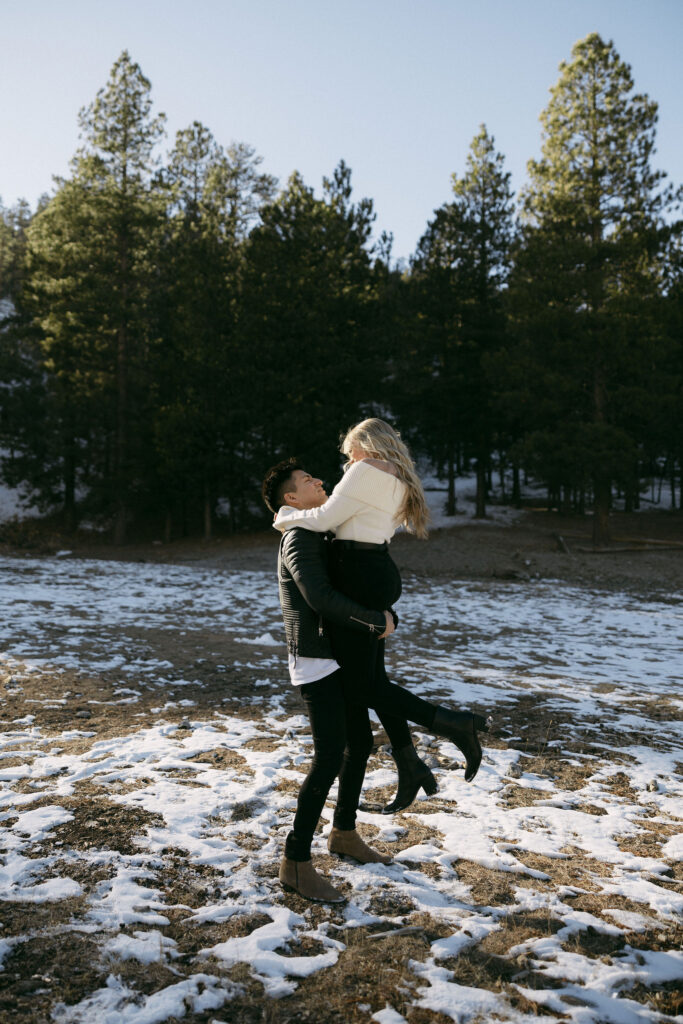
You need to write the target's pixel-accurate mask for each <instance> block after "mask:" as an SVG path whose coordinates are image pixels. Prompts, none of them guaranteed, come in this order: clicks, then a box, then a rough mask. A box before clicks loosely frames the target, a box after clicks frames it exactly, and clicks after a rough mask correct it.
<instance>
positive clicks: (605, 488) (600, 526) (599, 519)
mask: <svg viewBox="0 0 683 1024" xmlns="http://www.w3.org/2000/svg"><path fill="white" fill-rule="evenodd" d="M593 489H594V493H595V499H594V502H593V547H594V548H604V547H607V545H608V544H609V541H610V530H609V499H610V481H609V478H608V477H604V476H601V477H600V478H598V479H596V480H595V482H594V488H593Z"/></svg>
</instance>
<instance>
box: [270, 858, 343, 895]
mask: <svg viewBox="0 0 683 1024" xmlns="http://www.w3.org/2000/svg"><path fill="white" fill-rule="evenodd" d="M279 877H280V881H281V882H282V885H283V887H284V888H285V889H291V890H292V891H293V892H298V893H299V895H300V896H303V897H304V899H307V900H317V901H318V902H319V903H343V902H344V900H345V899H346V897H345V896H342V894H341V893H340V892H339V891H338V890H337V889H335V887H334V886H333V885H331V884H330V882H328V881H327V879H326V878H325V877H324V876H323V875H319V874H318V872H317V871H316V870H315V868H314V867H313V862H312V861H310V860H290V859H289V857H283V858H282V860H281V861H280V875H279Z"/></svg>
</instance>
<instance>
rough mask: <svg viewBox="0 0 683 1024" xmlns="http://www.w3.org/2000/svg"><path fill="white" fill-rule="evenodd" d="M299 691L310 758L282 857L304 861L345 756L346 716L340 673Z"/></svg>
mask: <svg viewBox="0 0 683 1024" xmlns="http://www.w3.org/2000/svg"><path fill="white" fill-rule="evenodd" d="M300 692H301V696H302V697H303V699H304V702H305V704H306V711H307V712H308V718H309V721H310V723H311V732H312V734H313V761H312V763H311V767H310V769H309V772H308V775H307V776H306V778H305V779H304V781H303V784H302V786H301V789H300V790H299V798H298V801H297V808H296V814H295V816H294V825H293V827H292V831H291V832H290V833H289V835H288V836H287V841H286V843H285V857H287V858H289V859H290V860H295V861H307V860H310V859H311V841H312V839H313V833H314V832H315V830H316V827H317V825H318V821H319V819H320V815H321V813H322V810H323V807H324V806H325V801H326V800H327V795H328V793H329V791H330V788H331V786H332V783H333V782H334V780H335V778H336V777H337V774H338V773H339V771H340V769H341V767H342V763H343V759H344V748H345V746H346V717H345V704H344V697H343V693H342V685H341V672H334V673H332V675H329V676H325V677H324V679H318V680H316V682H314V683H306V685H305V686H302V687H301V688H300ZM361 783H362V777H361Z"/></svg>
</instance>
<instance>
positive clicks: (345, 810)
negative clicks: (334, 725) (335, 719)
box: [327, 701, 391, 864]
mask: <svg viewBox="0 0 683 1024" xmlns="http://www.w3.org/2000/svg"><path fill="white" fill-rule="evenodd" d="M345 718H346V749H345V751H344V762H343V764H342V769H341V772H340V773H339V793H338V797H337V806H336V808H335V812H334V820H333V823H332V831H331V832H330V835H329V837H328V840H327V847H328V849H329V851H330V853H338V854H341V855H346V856H349V857H353V858H354V860H357V861H359V862H360V863H361V864H376V863H382V864H390V863H391V857H390V856H387V855H385V854H382V853H379V852H378V851H377V850H373V849H372V847H371V846H368V845H367V843H365V842H364V841H363V840H362V839H361V837H360V836H359V835H358V833H357V832H356V812H357V810H358V802H359V800H360V792H361V788H362V786H363V779H364V777H365V769H366V766H367V763H368V758H369V756H370V752H371V751H372V728H371V727H370V719H369V717H368V709H367V708H366V707H363V706H362V705H361V704H352V703H350V702H348V701H347V702H346V703H345Z"/></svg>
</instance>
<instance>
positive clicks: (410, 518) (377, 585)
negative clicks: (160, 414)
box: [275, 418, 487, 791]
mask: <svg viewBox="0 0 683 1024" xmlns="http://www.w3.org/2000/svg"><path fill="white" fill-rule="evenodd" d="M341 450H342V452H343V453H344V454H345V455H346V456H347V458H348V460H349V461H348V463H347V465H346V467H345V472H344V476H343V477H342V479H341V480H340V482H339V483H338V484H337V486H336V487H335V489H334V491H333V492H332V494H331V495H330V497H329V499H328V500H327V501H326V502H325V504H324V505H321V506H320V507H319V508H313V509H307V510H305V511H297V510H295V509H291V508H283V509H281V510H280V512H279V513H278V515H277V517H276V519H275V527H276V528H277V529H279V530H286V529H289V528H291V527H292V526H302V527H305V528H307V529H311V530H316V531H323V532H324V531H326V530H334V531H335V534H336V538H335V541H334V543H333V545H332V551H333V555H332V563H331V566H330V571H331V576H332V581H333V583H334V585H335V586H336V587H337V588H338V589H339V590H340V591H341V592H342V593H344V594H346V595H347V597H350V598H353V599H354V600H356V601H358V602H359V603H360V604H364V605H366V607H369V608H379V609H381V608H391V607H392V605H393V604H394V603H395V602H396V601H397V600H398V598H399V596H400V594H401V577H400V574H399V571H398V569H397V567H396V564H395V563H394V561H393V559H392V558H391V556H390V554H389V541H390V540H391V537H392V536H393V534H394V533H395V531H396V529H397V527H398V526H399V525H401V524H402V525H404V526H405V527H406V528H407V529H408V530H409V531H410V532H412V533H415V534H417V536H418V537H426V536H427V522H428V518H429V512H428V509H427V503H426V500H425V496H424V491H423V490H422V485H421V483H420V480H419V477H418V475H417V473H416V472H415V465H414V463H413V460H412V458H411V457H410V452H409V451H408V449H407V447H406V445H405V444H404V443H403V441H402V440H401V438H400V436H399V434H398V433H397V432H396V431H395V430H394V428H393V427H392V426H390V424H388V423H385V422H384V420H381V419H377V418H371V419H367V420H363V421H362V422H361V423H358V424H357V425H356V426H355V427H352V428H351V430H350V431H349V432H348V433H347V435H346V437H345V438H344V440H343V442H342V446H341ZM332 644H333V650H334V653H335V657H336V658H337V660H338V661H339V663H340V665H341V666H342V668H343V669H344V673H345V679H346V682H345V687H346V695H347V699H349V700H350V701H352V702H354V703H362V704H365V705H366V706H367V707H371V708H373V709H374V710H376V711H379V712H382V713H393V714H395V715H401V716H403V717H404V718H407V719H408V720H409V721H411V722H415V723H416V724H417V725H421V726H422V727H423V728H424V729H426V730H428V731H429V732H433V733H434V734H435V735H437V736H442V737H444V738H446V739H449V740H451V741H452V742H453V743H455V744H456V746H457V747H458V748H459V749H460V750H461V751H462V753H463V754H464V756H465V762H466V765H465V781H466V782H471V781H472V779H473V778H474V777H475V775H476V774H477V771H478V769H479V765H480V764H481V757H482V752H481V744H480V742H479V737H478V735H477V732H478V731H482V732H484V731H486V730H487V725H486V720H485V719H484V717H483V716H482V715H477V714H472V712H469V711H451V710H450V709H448V708H445V707H442V706H441V705H436V704H432V703H430V702H429V701H426V700H423V699H422V698H421V697H418V696H417V695H416V694H413V693H411V692H410V691H409V690H406V689H405V688H403V687H401V686H397V685H396V684H395V683H392V682H390V680H389V678H388V677H387V674H386V670H385V668H384V641H383V640H381V641H377V640H375V639H374V637H370V636H367V635H364V634H362V633H360V634H356V633H352V632H351V631H350V630H348V629H341V628H339V627H336V628H333V630H332ZM418 788H419V787H418ZM416 791H417V790H416Z"/></svg>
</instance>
